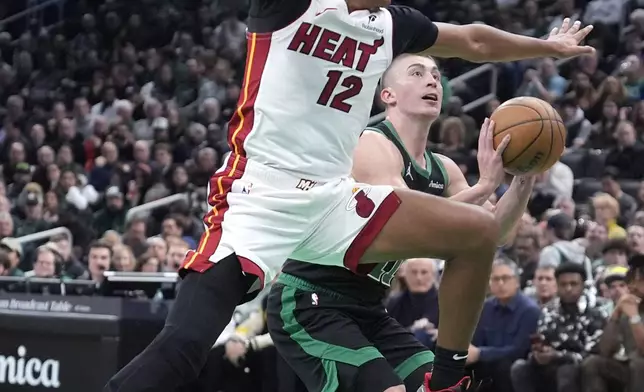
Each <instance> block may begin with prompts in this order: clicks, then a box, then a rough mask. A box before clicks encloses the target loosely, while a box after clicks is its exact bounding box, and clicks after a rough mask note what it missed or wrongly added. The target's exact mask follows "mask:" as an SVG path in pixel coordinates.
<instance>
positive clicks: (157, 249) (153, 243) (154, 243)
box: [147, 237, 168, 265]
mask: <svg viewBox="0 0 644 392" xmlns="http://www.w3.org/2000/svg"><path fill="white" fill-rule="evenodd" d="M147 243H148V253H150V254H152V255H153V256H154V257H156V258H157V259H158V260H159V265H163V264H164V263H165V260H166V258H167V257H168V243H167V242H166V241H165V240H164V239H163V237H151V238H148V240H147Z"/></svg>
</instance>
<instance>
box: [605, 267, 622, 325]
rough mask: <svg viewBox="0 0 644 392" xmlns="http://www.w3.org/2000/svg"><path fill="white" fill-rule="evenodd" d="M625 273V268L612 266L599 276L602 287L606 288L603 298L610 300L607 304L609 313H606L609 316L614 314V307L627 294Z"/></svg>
mask: <svg viewBox="0 0 644 392" xmlns="http://www.w3.org/2000/svg"><path fill="white" fill-rule="evenodd" d="M627 273H628V268H627V267H624V266H621V265H613V266H609V267H607V268H606V269H605V270H604V271H603V273H602V274H601V275H600V277H601V279H602V280H603V283H604V285H605V286H606V295H605V297H606V298H608V299H609V300H610V301H609V303H610V305H611V306H610V311H609V312H608V314H609V315H610V314H612V313H613V312H614V310H615V307H616V306H617V304H618V303H619V300H620V299H621V298H622V296H624V295H625V294H628V283H627V282H626V276H627Z"/></svg>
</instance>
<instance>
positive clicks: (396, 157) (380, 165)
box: [352, 130, 407, 188]
mask: <svg viewBox="0 0 644 392" xmlns="http://www.w3.org/2000/svg"><path fill="white" fill-rule="evenodd" d="M402 169H403V159H402V156H401V155H400V152H399V151H398V150H397V149H396V147H395V146H394V145H393V143H392V142H391V141H390V140H389V139H387V138H386V137H385V136H384V135H381V134H380V133H378V132H373V131H369V130H366V131H365V132H364V133H363V134H362V136H360V141H359V142H358V147H357V148H356V150H355V152H354V155H353V169H352V176H353V178H354V179H355V180H356V181H358V182H363V183H366V184H370V185H391V186H394V187H403V188H406V187H407V184H405V181H404V180H403V178H402V176H401V173H402Z"/></svg>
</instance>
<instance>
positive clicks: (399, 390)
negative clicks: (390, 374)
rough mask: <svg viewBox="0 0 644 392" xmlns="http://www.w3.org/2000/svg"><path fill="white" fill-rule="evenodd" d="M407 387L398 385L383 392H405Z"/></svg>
mask: <svg viewBox="0 0 644 392" xmlns="http://www.w3.org/2000/svg"><path fill="white" fill-rule="evenodd" d="M405 391H406V389H405V386H404V385H396V386H395V387H391V388H387V389H385V390H384V391H383V392H405Z"/></svg>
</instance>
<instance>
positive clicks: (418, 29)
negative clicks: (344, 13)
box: [389, 6, 594, 62]
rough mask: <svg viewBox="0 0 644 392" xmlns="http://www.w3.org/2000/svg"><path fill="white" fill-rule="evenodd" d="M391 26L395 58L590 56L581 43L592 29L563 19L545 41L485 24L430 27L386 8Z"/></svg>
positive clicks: (408, 12)
mask: <svg viewBox="0 0 644 392" xmlns="http://www.w3.org/2000/svg"><path fill="white" fill-rule="evenodd" d="M389 11H390V13H391V15H392V18H393V24H394V54H396V55H397V54H401V53H422V54H428V55H433V56H437V57H444V58H450V57H458V58H462V59H465V60H469V61H473V62H490V61H491V62H497V61H498V62H501V61H515V60H522V59H529V58H537V57H559V58H561V57H573V56H578V55H581V54H584V53H591V52H593V51H594V49H593V48H592V47H590V46H583V45H580V42H582V41H583V40H584V38H586V36H587V35H588V34H589V33H590V32H591V30H592V28H593V27H592V26H586V27H584V28H581V24H580V23H579V22H575V23H572V24H571V23H570V19H565V20H564V21H563V24H562V25H561V27H560V28H555V29H554V30H553V31H552V32H551V33H550V35H549V37H548V38H547V39H539V38H533V37H528V36H523V35H518V34H512V33H508V32H505V31H502V30H499V29H497V28H494V27H491V26H487V25H484V24H468V25H452V24H448V23H438V22H437V23H433V22H432V21H430V20H429V19H428V18H427V17H426V16H424V15H423V14H421V13H420V12H419V11H417V10H414V9H412V8H409V7H397V6H391V7H389Z"/></svg>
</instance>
